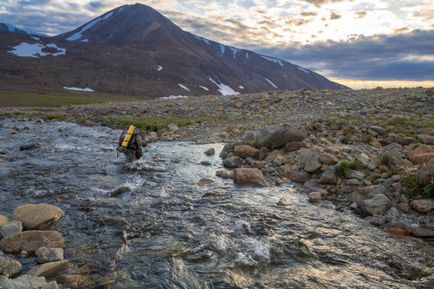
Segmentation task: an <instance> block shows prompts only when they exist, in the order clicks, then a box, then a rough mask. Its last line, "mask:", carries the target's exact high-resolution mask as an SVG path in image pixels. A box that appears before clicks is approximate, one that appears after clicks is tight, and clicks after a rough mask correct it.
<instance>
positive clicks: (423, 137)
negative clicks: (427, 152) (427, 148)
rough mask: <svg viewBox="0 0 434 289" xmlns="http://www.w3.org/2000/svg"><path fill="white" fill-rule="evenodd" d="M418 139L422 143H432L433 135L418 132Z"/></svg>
mask: <svg viewBox="0 0 434 289" xmlns="http://www.w3.org/2000/svg"><path fill="white" fill-rule="evenodd" d="M417 138H418V139H420V141H421V142H422V143H424V144H427V145H434V136H432V135H427V134H420V135H418V136H417Z"/></svg>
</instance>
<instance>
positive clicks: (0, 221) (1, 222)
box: [0, 215, 9, 226]
mask: <svg viewBox="0 0 434 289" xmlns="http://www.w3.org/2000/svg"><path fill="white" fill-rule="evenodd" d="M8 222H9V218H8V217H6V216H3V215H0V226H1V225H4V224H7V223H8Z"/></svg>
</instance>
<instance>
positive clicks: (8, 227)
mask: <svg viewBox="0 0 434 289" xmlns="http://www.w3.org/2000/svg"><path fill="white" fill-rule="evenodd" d="M22 231H23V224H22V223H21V222H20V221H16V220H13V221H10V222H9V223H7V224H4V225H1V226H0V237H1V238H4V237H6V236H9V235H14V234H17V233H20V232H22Z"/></svg>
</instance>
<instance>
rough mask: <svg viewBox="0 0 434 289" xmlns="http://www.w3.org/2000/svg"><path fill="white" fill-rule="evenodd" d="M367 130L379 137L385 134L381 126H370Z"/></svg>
mask: <svg viewBox="0 0 434 289" xmlns="http://www.w3.org/2000/svg"><path fill="white" fill-rule="evenodd" d="M369 128H370V129H371V130H373V131H374V132H376V133H377V134H380V135H383V134H384V133H385V130H384V128H382V127H381V126H375V125H371V126H370V127H369Z"/></svg>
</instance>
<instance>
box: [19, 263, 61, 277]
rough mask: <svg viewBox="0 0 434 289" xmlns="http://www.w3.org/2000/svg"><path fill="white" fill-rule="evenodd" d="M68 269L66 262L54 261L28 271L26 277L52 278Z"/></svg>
mask: <svg viewBox="0 0 434 289" xmlns="http://www.w3.org/2000/svg"><path fill="white" fill-rule="evenodd" d="M68 267H69V261H68V260H62V261H56V262H50V263H45V264H42V265H39V266H36V267H33V268H32V269H30V270H29V271H28V272H27V273H26V275H32V276H38V277H50V276H54V275H56V274H58V273H60V272H62V271H65V270H66V269H68Z"/></svg>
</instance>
